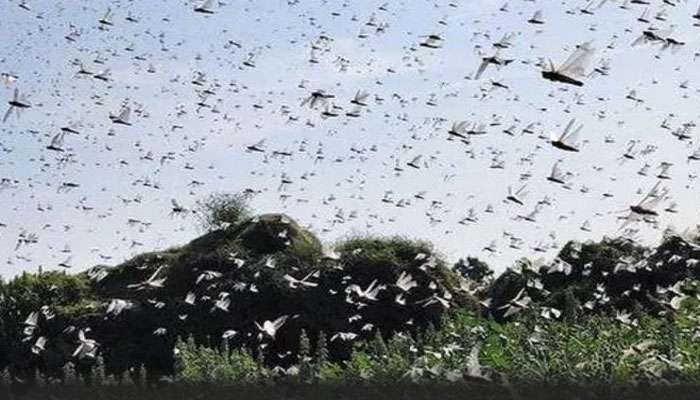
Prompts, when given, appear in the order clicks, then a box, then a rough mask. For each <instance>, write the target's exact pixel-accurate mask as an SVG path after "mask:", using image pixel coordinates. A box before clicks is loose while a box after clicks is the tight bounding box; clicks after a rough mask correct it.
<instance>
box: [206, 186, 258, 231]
mask: <svg viewBox="0 0 700 400" xmlns="http://www.w3.org/2000/svg"><path fill="white" fill-rule="evenodd" d="M249 200H250V198H249V196H248V195H247V194H245V193H233V194H232V193H213V194H210V195H209V196H207V197H206V198H204V199H202V200H200V201H198V202H197V209H196V211H197V216H198V218H199V222H200V225H201V226H202V228H203V229H204V230H205V231H207V232H211V231H216V230H220V229H228V228H230V227H232V226H236V225H238V224H239V223H240V222H242V221H243V220H245V219H248V218H250V216H251V209H250V206H249V205H248V202H249Z"/></svg>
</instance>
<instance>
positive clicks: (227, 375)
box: [176, 338, 267, 384]
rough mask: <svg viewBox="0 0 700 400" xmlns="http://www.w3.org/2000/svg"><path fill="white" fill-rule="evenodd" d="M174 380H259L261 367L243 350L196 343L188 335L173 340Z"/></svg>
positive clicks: (208, 381)
mask: <svg viewBox="0 0 700 400" xmlns="http://www.w3.org/2000/svg"><path fill="white" fill-rule="evenodd" d="M176 349H177V350H178V352H177V362H178V364H179V365H180V371H179V373H178V375H177V378H178V380H180V381H181V382H184V383H188V384H224V383H229V384H230V383H239V384H247V383H261V381H263V380H264V377H265V376H266V375H267V374H266V373H265V367H264V366H262V365H260V364H259V363H258V362H257V361H256V360H255V358H254V357H253V356H252V355H251V354H250V353H248V352H247V351H246V350H233V351H231V352H230V353H228V354H227V353H224V352H222V351H220V350H215V349H211V348H208V347H204V346H197V345H196V344H195V342H194V340H193V339H192V338H190V339H188V340H179V341H178V342H177V344H176Z"/></svg>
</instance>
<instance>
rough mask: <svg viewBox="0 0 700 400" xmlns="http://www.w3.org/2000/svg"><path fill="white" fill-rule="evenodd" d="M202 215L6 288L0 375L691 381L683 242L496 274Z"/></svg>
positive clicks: (690, 288) (388, 247)
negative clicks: (165, 235) (174, 243)
mask: <svg viewBox="0 0 700 400" xmlns="http://www.w3.org/2000/svg"><path fill="white" fill-rule="evenodd" d="M203 207H204V208H203V210H205V209H206V210H207V211H206V212H209V213H211V214H210V215H215V217H206V218H204V219H203V220H202V221H204V222H203V224H204V225H206V227H207V228H208V231H207V233H205V234H204V235H203V236H201V237H199V238H197V239H195V240H193V241H192V242H190V243H188V244H186V245H185V246H182V247H179V248H173V249H169V250H166V251H162V252H153V253H147V254H141V255H139V256H137V257H134V258H133V259H131V260H128V261H126V262H124V263H123V264H121V265H118V266H114V267H108V266H96V267H93V268H90V269H89V270H87V271H85V272H82V273H78V274H68V273H64V272H39V273H25V274H22V275H21V276H18V277H16V278H14V279H12V280H9V281H7V282H2V281H0V371H1V375H0V379H1V380H2V381H3V382H4V383H12V384H14V385H20V386H22V385H29V386H31V385H32V384H53V383H61V384H70V383H78V382H80V383H86V384H114V385H116V384H127V383H128V384H129V385H131V384H134V385H142V384H148V385H154V384H161V383H165V382H170V383H171V382H181V383H187V384H193V385H195V384H212V383H214V384H221V385H245V384H272V383H282V382H284V383H287V384H308V383H316V384H331V385H346V384H356V383H367V384H381V385H386V384H406V385H411V384H416V383H419V384H423V385H428V384H443V383H463V384H482V383H485V382H491V383H496V384H503V385H504V386H508V387H509V386H510V385H515V386H522V385H526V384H531V383H533V382H542V383H548V384H557V385H569V384H576V385H609V386H610V385H636V384H640V383H646V384H659V383H673V384H688V385H696V384H698V383H700V324H698V316H700V301H698V296H697V293H698V292H697V289H698V279H699V278H700V266H699V265H698V261H697V260H700V246H698V245H697V244H696V242H697V240H696V239H695V238H692V237H682V236H680V235H675V234H672V233H667V234H666V235H664V238H663V240H662V243H661V244H660V245H659V246H658V247H657V248H655V249H648V248H644V247H641V246H639V245H637V244H635V243H632V242H630V241H627V240H624V239H604V240H602V241H601V242H597V243H593V242H589V243H575V242H570V243H568V244H566V245H565V246H564V247H563V248H562V250H561V252H560V254H559V255H558V257H556V258H555V259H554V260H553V261H552V262H551V263H546V264H545V263H542V262H538V263H535V262H533V261H531V260H526V259H523V260H521V261H519V262H518V263H517V264H516V265H515V266H513V267H511V268H509V269H507V270H506V272H504V273H502V274H501V275H500V276H498V277H496V278H494V274H493V272H492V270H491V269H490V268H489V267H488V265H487V264H485V263H484V262H482V261H480V260H478V259H475V258H467V259H465V260H460V261H459V262H457V263H456V264H455V265H448V264H447V263H446V262H445V261H444V260H443V258H442V257H441V256H440V255H439V254H436V253H435V252H434V251H433V249H432V247H431V246H430V244H428V243H425V242H419V241H414V240H409V239H404V238H373V237H353V238H349V239H347V240H344V241H342V242H340V243H337V244H336V245H335V246H334V251H333V252H330V251H328V250H324V248H323V246H322V244H321V243H320V241H319V240H318V239H317V238H315V237H314V236H313V235H312V234H311V233H310V232H308V231H306V230H305V229H303V228H302V227H300V226H299V225H298V224H297V223H296V222H295V221H294V220H292V219H291V218H289V217H288V216H285V215H282V214H266V215H259V216H252V214H251V213H250V211H249V210H247V208H246V207H245V206H243V205H241V203H240V198H237V197H224V198H219V201H213V202H212V201H211V199H210V202H209V205H208V206H203ZM227 207H234V208H235V209H234V210H232V211H231V212H226V210H222V209H221V208H227ZM279 318H281V319H282V323H281V324H280V326H279V327H277V328H278V329H276V331H273V332H270V331H269V330H267V328H265V323H264V321H269V322H271V324H274V322H272V321H275V320H276V319H279Z"/></svg>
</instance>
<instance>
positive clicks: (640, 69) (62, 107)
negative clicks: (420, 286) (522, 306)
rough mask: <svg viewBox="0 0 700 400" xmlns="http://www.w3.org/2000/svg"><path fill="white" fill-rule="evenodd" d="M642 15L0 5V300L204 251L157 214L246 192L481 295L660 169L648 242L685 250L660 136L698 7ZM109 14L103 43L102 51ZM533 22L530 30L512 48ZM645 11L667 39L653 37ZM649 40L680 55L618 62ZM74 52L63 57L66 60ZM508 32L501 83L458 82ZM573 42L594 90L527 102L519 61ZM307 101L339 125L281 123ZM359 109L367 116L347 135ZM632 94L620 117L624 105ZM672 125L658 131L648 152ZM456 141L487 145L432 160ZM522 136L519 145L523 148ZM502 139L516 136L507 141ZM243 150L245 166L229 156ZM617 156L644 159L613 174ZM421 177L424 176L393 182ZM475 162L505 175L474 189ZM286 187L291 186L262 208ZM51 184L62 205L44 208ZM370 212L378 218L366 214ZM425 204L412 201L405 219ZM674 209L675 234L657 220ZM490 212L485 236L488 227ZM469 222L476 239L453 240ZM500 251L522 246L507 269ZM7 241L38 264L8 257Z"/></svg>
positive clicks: (474, 4)
mask: <svg viewBox="0 0 700 400" xmlns="http://www.w3.org/2000/svg"><path fill="white" fill-rule="evenodd" d="M651 2H652V5H650V6H649V9H650V12H649V19H650V20H651V21H652V22H651V23H643V22H639V21H638V20H637V19H638V17H639V16H640V15H641V14H642V12H643V11H644V9H645V7H643V6H629V9H623V8H621V7H620V2H613V1H608V2H607V3H606V4H604V5H603V6H602V7H601V8H599V9H595V10H594V15H587V14H583V13H581V12H580V11H579V9H580V8H582V7H585V6H586V4H587V3H588V2H585V1H567V2H559V1H556V2H554V1H548V0H547V1H545V0H539V1H524V0H517V1H509V2H508V3H509V4H508V7H507V11H500V10H499V9H500V8H501V6H502V5H503V3H501V2H493V1H461V2H460V1H453V2H449V1H424V0H416V1H410V2H408V1H407V2H399V1H388V2H384V1H348V2H347V3H342V2H335V1H305V0H299V1H294V2H289V3H292V4H288V2H287V1H278V0H270V1H247V2H244V1H227V2H226V3H225V4H221V5H219V6H217V7H214V11H215V13H214V14H212V15H203V14H200V13H196V12H194V10H193V7H194V4H195V3H193V2H183V1H162V0H160V1H157V0H151V1H111V2H109V1H39V0H31V1H29V2H28V3H27V5H28V6H29V7H30V10H29V11H28V10H25V9H24V8H21V7H19V4H20V2H19V1H16V0H13V1H7V0H6V1H3V2H2V3H0V15H2V16H3V17H2V18H1V19H0V34H1V35H0V37H2V38H3V40H2V41H1V42H0V72H3V73H10V74H14V75H16V76H17V77H18V79H17V80H16V81H15V82H13V83H11V84H9V85H7V86H4V87H3V86H0V92H1V97H2V99H3V106H4V102H5V101H9V100H10V99H11V97H12V92H13V91H14V89H15V88H18V89H19V90H20V92H21V93H26V94H27V95H28V98H29V101H30V102H31V103H32V108H30V109H28V110H26V111H24V112H23V113H22V114H21V116H20V117H19V118H17V117H16V116H15V115H12V116H11V117H10V118H9V119H8V121H7V122H6V123H4V124H2V125H0V149H1V150H2V151H1V152H0V178H1V179H3V184H2V186H0V224H2V225H0V256H1V257H2V260H3V263H2V264H1V265H0V276H11V275H13V274H16V273H18V272H21V271H23V270H36V268H37V267H38V266H40V265H41V266H43V268H45V269H52V268H57V265H58V264H59V263H61V262H63V261H65V260H66V259H67V258H68V257H71V258H70V261H69V264H71V265H72V266H73V269H74V270H80V269H84V268H87V267H90V266H92V265H94V264H97V263H106V264H116V263H118V262H121V261H122V260H124V259H125V258H127V257H129V256H130V255H133V254H136V253H139V252H143V251H150V250H155V249H162V248H167V247H169V246H173V245H178V244H182V243H185V242H187V241H188V240H190V239H192V238H194V237H195V236H196V235H197V234H199V233H201V232H200V231H198V229H197V225H196V223H195V222H196V221H195V218H194V217H193V216H191V215H190V216H187V217H177V216H176V217H173V216H170V211H171V208H172V207H171V204H170V203H171V199H176V200H177V202H179V203H180V204H182V205H183V206H185V207H191V206H193V205H194V203H195V201H196V200H197V199H200V198H202V197H203V196H205V195H207V194H209V193H212V192H217V191H229V192H237V191H241V190H244V189H252V190H255V191H259V192H260V193H259V194H257V195H256V196H255V197H254V199H253V201H252V205H253V207H254V209H255V210H256V211H258V212H276V211H283V212H285V213H288V214H289V215H291V216H292V217H294V218H295V219H297V220H298V221H299V222H300V223H302V224H303V225H306V226H309V227H311V229H312V230H313V231H314V232H315V233H317V234H318V235H319V236H320V237H321V238H323V239H324V240H325V241H327V242H328V243H332V242H333V241H334V240H337V239H338V238H343V237H347V236H349V235H353V234H364V233H371V234H379V235H392V234H404V235H408V236H410V237H415V238H423V239H427V240H430V241H432V242H433V243H435V245H436V247H437V249H438V250H439V251H440V252H442V253H443V254H444V255H445V256H446V257H448V258H449V259H450V260H456V259H457V258H459V257H462V256H467V255H476V256H479V257H483V258H485V259H486V261H488V262H489V263H490V264H491V265H492V266H493V267H494V268H495V269H496V270H499V271H500V270H503V269H504V268H505V267H507V266H509V265H511V264H512V262H513V260H514V259H516V258H518V257H522V256H531V255H532V254H533V251H532V249H531V248H532V247H533V246H535V245H537V244H538V243H539V242H542V243H544V244H546V245H548V244H550V243H551V242H552V240H551V239H550V237H549V234H550V233H552V232H553V233H555V236H556V238H557V240H556V243H557V244H558V245H562V244H564V243H565V241H566V240H569V239H579V240H584V239H599V238H601V237H602V236H604V235H617V234H619V230H618V228H619V227H620V221H619V219H618V217H621V216H624V215H625V214H624V213H623V212H622V211H624V210H626V209H628V207H629V206H630V205H632V204H634V203H636V202H637V201H639V200H640V199H641V198H642V197H643V196H644V193H643V192H645V191H647V190H649V189H651V187H653V186H654V184H656V182H657V181H658V179H657V178H656V175H657V174H658V172H659V165H660V163H661V162H670V163H673V166H672V167H671V169H670V176H671V177H672V179H670V180H664V182H663V185H664V186H665V187H667V188H668V189H669V192H668V197H669V198H667V199H666V200H665V201H664V202H663V203H662V204H661V206H659V208H658V211H659V212H660V214H661V215H660V217H659V218H658V220H659V224H658V226H659V228H664V227H666V226H674V227H676V228H677V229H679V230H680V229H685V228H688V227H692V226H694V225H695V224H696V223H697V222H699V221H700V216H698V213H697V210H698V194H699V193H700V192H699V191H698V187H697V182H696V179H695V178H694V176H695V174H697V173H698V165H700V161H698V162H692V161H691V162H688V161H687V157H688V156H689V155H690V154H691V153H693V151H694V149H695V148H697V144H694V143H693V141H694V140H695V138H694V137H693V138H692V139H690V140H685V141H680V140H678V138H676V137H675V136H673V135H672V134H671V132H672V131H673V130H675V129H677V128H679V127H681V126H682V125H683V124H684V123H689V122H692V121H696V120H697V117H698V114H699V110H698V109H697V102H696V98H697V96H698V93H697V89H696V87H697V84H698V82H700V71H699V70H698V69H697V68H696V65H695V54H696V52H697V51H700V48H699V47H698V40H697V39H696V38H697V37H698V31H700V28H698V27H694V26H693V25H692V24H693V21H694V20H693V19H692V18H691V15H692V14H694V13H695V11H696V9H697V4H693V2H689V3H681V4H679V5H677V6H676V7H670V6H662V5H661V4H662V1H661V0H651ZM197 4H199V2H197ZM597 4H598V2H596V6H597ZM383 5H384V6H383ZM108 7H110V8H111V9H112V11H113V16H112V18H111V20H112V21H113V25H112V26H107V27H103V28H105V29H98V27H99V26H100V23H99V22H98V21H99V20H100V18H102V17H103V15H104V14H105V12H106V11H107V8H108ZM540 9H541V10H542V11H543V18H544V20H545V23H544V24H543V25H532V24H528V23H527V20H528V19H529V18H530V17H531V16H532V14H533V13H534V12H535V11H536V10H540ZM661 10H665V11H666V13H667V15H666V17H663V16H661V17H660V18H658V19H657V18H655V16H656V14H657V13H658V12H659V11H661ZM127 16H132V17H134V18H135V19H138V21H137V22H130V21H128V20H127ZM664 19H665V20H664ZM652 26H653V27H655V28H658V29H659V30H658V32H659V34H660V35H662V36H666V37H668V36H669V35H670V36H671V37H673V38H675V39H678V40H680V41H684V42H685V45H684V46H682V47H680V48H679V49H677V51H671V50H670V49H668V50H662V47H661V46H659V45H656V46H652V45H642V46H635V47H632V46H631V43H632V42H633V41H634V40H635V39H636V38H637V37H638V36H639V35H640V34H641V32H642V31H643V30H645V29H649V28H650V27H652ZM671 27H672V30H669V28H671ZM378 28H379V32H378ZM72 31H75V32H77V33H79V35H77V34H76V35H75V41H73V42H71V41H68V40H67V39H66V38H65V36H66V35H68V34H69V33H71V32H72ZM510 32H513V33H514V34H515V35H514V37H513V39H512V46H511V48H509V49H505V50H501V52H500V53H499V56H500V57H502V58H506V59H513V60H514V61H513V62H512V63H511V64H510V65H508V66H506V67H503V68H500V69H497V68H494V67H493V66H490V67H489V68H488V69H487V70H486V72H485V73H484V75H483V76H482V77H481V79H480V80H478V81H475V80H473V79H471V77H473V75H474V72H475V71H476V69H477V67H478V65H479V63H480V62H481V58H482V57H483V56H490V55H493V53H494V50H495V49H494V48H493V47H492V43H494V42H496V41H498V40H499V39H500V38H501V37H502V36H503V35H504V34H505V33H510ZM429 34H436V35H439V36H441V37H442V38H443V39H444V41H443V42H442V47H441V48H439V49H430V48H426V47H422V46H419V45H418V44H419V43H420V42H421V41H423V40H424V36H425V35H429ZM322 36H323V37H328V38H330V40H322V39H321V40H319V38H320V37H322ZM590 40H593V45H594V46H595V47H596V48H597V51H596V54H595V56H594V61H593V63H592V65H591V69H592V67H595V66H599V65H600V63H601V59H609V63H610V73H609V75H608V76H600V75H597V76H592V77H589V78H584V81H585V86H584V87H582V88H576V87H574V86H563V85H560V84H555V83H552V82H550V81H546V80H544V79H542V77H541V74H540V67H538V66H536V65H535V64H537V62H538V58H539V57H545V58H551V59H552V61H553V62H554V63H559V62H562V61H563V60H564V59H566V57H567V56H568V55H569V54H570V53H571V51H572V50H573V49H574V48H575V46H576V45H578V44H581V43H584V42H586V41H590ZM312 43H316V45H315V47H318V49H317V50H314V51H313V53H314V55H313V61H314V62H311V61H310V60H311V59H312ZM250 54H252V59H250V57H251V56H250ZM78 60H79V61H81V62H82V63H83V65H84V68H85V69H86V70H88V71H90V72H98V71H100V70H104V69H106V68H108V69H109V70H110V75H109V81H108V82H104V81H102V80H98V79H95V78H91V77H89V76H85V75H80V74H78V71H79V70H80V68H79V66H78V64H77V63H76V61H78ZM96 60H97V61H98V62H96ZM246 60H249V61H252V63H251V62H249V63H248V64H251V65H254V66H246V65H245V64H244V62H246ZM196 71H200V72H202V73H204V74H206V83H204V86H196V85H194V84H192V83H191V81H192V79H193V77H194V74H195V72H196ZM491 80H494V81H498V82H501V83H503V84H505V85H507V86H508V87H509V89H502V88H494V87H493V86H492V84H491ZM685 81H687V84H684V82H685ZM206 88H211V89H212V91H213V92H214V94H212V95H210V96H208V98H207V99H206V103H207V104H208V105H209V107H199V106H198V105H197V104H196V103H197V102H198V101H199V100H200V98H199V97H198V95H197V92H196V90H197V89H199V90H202V89H206ZM317 89H323V90H325V91H326V92H327V93H331V94H333V95H334V96H335V98H333V99H331V100H330V102H331V103H332V104H335V105H337V106H341V107H343V109H342V110H341V111H339V113H340V114H341V116H339V117H336V118H323V117H322V116H321V111H323V107H317V108H316V109H315V110H313V109H310V108H309V107H308V106H301V103H302V101H303V99H304V98H305V97H307V96H308V95H309V94H310V93H311V92H312V91H314V90H317ZM360 89H361V90H364V91H366V92H368V93H370V97H369V99H368V103H369V105H368V106H367V107H364V108H363V109H362V110H361V115H360V117H358V118H351V117H346V116H345V115H344V114H345V112H347V111H350V110H352V109H353V106H352V105H351V104H350V100H351V99H352V97H353V95H354V94H355V92H356V91H358V90H360ZM630 90H635V91H636V96H635V97H636V98H638V99H639V101H635V100H631V99H629V98H627V97H628V94H629V92H630ZM123 103H128V104H129V105H130V107H131V108H132V110H137V109H138V110H141V112H140V113H135V112H132V115H131V122H132V125H131V126H121V125H116V124H112V123H111V122H110V120H109V114H110V113H116V112H117V111H118V110H119V108H120V105H121V104H123ZM431 104H432V105H431ZM2 111H3V112H4V110H2ZM217 111H218V112H217ZM671 114H673V117H671V118H669V122H668V125H669V127H670V128H671V129H664V128H662V127H661V124H662V122H663V121H664V119H665V118H667V117H669V115H671ZM494 116H496V117H497V118H500V125H498V124H496V123H494V121H496V120H495V119H494ZM574 117H575V118H576V119H577V121H579V122H580V123H583V124H584V127H583V129H582V131H581V135H580V138H581V141H582V142H583V143H582V148H581V151H580V152H579V153H567V152H563V151H561V150H558V149H556V148H554V147H552V146H551V145H550V144H549V143H548V142H547V140H545V139H543V138H540V137H538V136H543V137H547V138H548V137H549V136H550V135H551V134H552V133H553V132H554V133H558V132H560V131H561V130H562V129H563V126H565V125H566V123H567V122H568V121H569V120H570V119H571V118H574ZM460 120H466V121H472V122H476V123H482V122H483V123H485V124H486V125H487V131H488V133H487V134H485V135H480V136H476V137H474V138H473V140H472V141H471V143H470V144H465V143H462V142H459V141H449V140H448V134H447V131H448V129H449V127H450V125H451V124H452V122H455V121H460ZM531 122H536V123H537V126H536V128H535V131H536V133H535V134H533V135H528V134H525V135H522V134H521V130H522V129H523V128H525V126H527V125H528V124H529V123H531ZM69 124H76V125H75V126H76V129H77V130H78V131H80V134H78V135H72V134H70V135H67V136H66V137H65V141H64V145H63V147H64V149H65V151H64V152H54V151H49V150H47V149H46V146H47V145H48V144H49V143H50V142H51V139H52V137H53V136H54V135H55V134H57V133H58V132H59V128H60V127H63V126H66V125H69ZM513 124H515V125H517V128H516V129H515V132H516V135H515V136H509V135H507V134H505V133H503V130H505V129H506V128H508V127H509V126H511V125H513ZM173 126H178V127H181V128H176V129H174V130H173ZM606 137H608V138H609V139H614V142H613V140H606ZM261 139H266V141H265V150H266V152H265V153H264V154H263V153H250V152H246V151H245V150H246V146H248V145H252V144H254V143H257V142H258V141H260V140H261ZM630 140H636V141H638V144H637V145H636V147H635V149H636V150H643V149H645V148H647V147H648V146H655V147H656V150H655V151H653V152H650V153H648V154H642V153H638V154H636V157H635V159H634V160H626V161H625V162H622V161H621V157H622V155H623V154H624V153H625V151H626V149H627V147H628V145H629V142H630ZM274 151H288V152H290V153H292V155H291V157H284V156H282V157H280V156H273V152H274ZM319 154H322V156H323V157H318V155H319ZM418 155H422V156H423V158H422V161H421V164H422V165H421V168H420V169H414V168H411V167H409V166H407V165H406V163H407V162H409V161H411V160H412V159H413V158H414V157H415V156H418ZM494 157H495V158H496V159H497V160H500V162H503V163H504V164H503V165H504V168H502V169H498V168H491V166H492V165H493V164H494V161H493V159H494ZM397 160H398V161H397ZM557 160H562V161H561V163H560V167H561V168H562V170H564V171H567V172H571V173H572V176H573V178H572V179H571V181H570V183H569V186H570V189H566V188H563V187H562V186H561V185H557V184H555V183H552V182H548V181H547V180H546V177H547V176H548V174H549V172H550V170H551V168H552V165H553V164H554V163H555V162H557ZM645 164H649V167H648V168H649V172H648V174H647V176H642V175H640V174H639V173H638V171H639V170H640V169H642V167H643V166H644V165H645ZM396 165H398V166H400V168H402V169H403V171H401V172H397V171H396V170H395V167H396ZM282 176H287V177H289V179H290V180H291V181H292V183H290V184H288V185H281V180H282ZM66 182H69V183H74V184H78V185H79V186H78V187H76V188H73V189H71V190H58V189H59V187H60V186H61V185H62V184H63V183H66ZM523 184H527V189H528V191H529V195H528V196H527V197H525V201H524V203H525V204H524V205H523V206H518V205H515V204H505V203H504V200H505V198H506V196H507V193H508V187H509V186H511V187H513V189H517V188H519V187H520V186H522V185H523ZM155 186H157V188H156V187H155ZM584 187H585V188H587V189H588V190H587V191H585V190H584V191H585V193H584V191H582V188H584ZM385 191H391V192H392V193H391V195H390V197H391V199H392V200H393V201H392V202H384V201H382V199H383V197H384V195H385ZM423 191H425V195H424V196H423V197H424V198H425V199H424V200H421V199H418V198H415V197H414V195H415V194H417V193H420V192H423ZM545 196H548V197H549V198H550V199H551V205H545V206H544V207H542V210H541V212H540V213H539V214H538V215H537V217H536V221H535V222H528V221H524V220H518V216H519V215H526V214H529V213H530V212H531V211H532V210H533V209H534V207H535V205H536V204H537V203H538V201H540V200H542V199H544V198H545ZM402 199H403V201H401V200H402ZM134 200H136V201H134ZM671 202H675V203H677V211H678V212H677V213H670V212H664V211H663V210H664V208H666V207H668V206H669V204H670V203H671ZM489 204H490V205H492V206H493V208H494V212H493V213H485V212H484V209H485V208H486V207H487V205H489ZM472 207H473V208H474V210H475V211H476V212H477V214H478V219H479V220H478V222H477V223H467V224H460V223H459V221H460V220H462V219H463V218H464V216H465V215H467V211H468V210H469V209H470V208H472ZM129 219H134V220H139V221H141V222H143V223H131V224H129V223H128V221H129ZM585 221H589V224H590V232H589V231H584V230H582V229H581V226H582V224H583V223H584V222H585ZM635 228H638V229H639V237H638V238H639V239H640V240H642V241H650V240H656V239H657V238H658V237H659V235H660V231H659V230H658V229H654V227H652V226H651V225H649V224H638V225H637V226H635ZM504 231H505V232H507V234H508V235H515V236H517V237H519V238H522V239H523V242H522V243H521V244H516V245H515V246H513V247H519V249H518V248H511V246H510V245H511V240H510V239H509V237H508V236H505V235H504ZM22 232H25V234H31V233H33V234H36V235H37V237H38V241H37V243H33V244H23V245H21V246H20V247H19V249H17V250H15V247H16V245H17V241H18V237H20V234H21V233H22ZM493 240H496V241H497V250H498V252H497V254H495V255H489V253H487V252H484V251H483V250H482V249H483V248H484V246H486V245H488V244H490V243H491V242H492V241H493ZM550 254H552V251H550Z"/></svg>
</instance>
